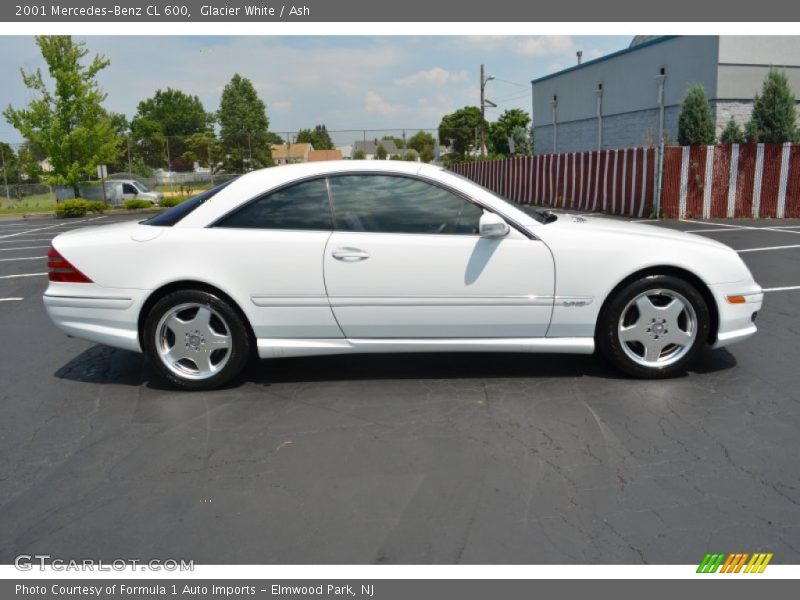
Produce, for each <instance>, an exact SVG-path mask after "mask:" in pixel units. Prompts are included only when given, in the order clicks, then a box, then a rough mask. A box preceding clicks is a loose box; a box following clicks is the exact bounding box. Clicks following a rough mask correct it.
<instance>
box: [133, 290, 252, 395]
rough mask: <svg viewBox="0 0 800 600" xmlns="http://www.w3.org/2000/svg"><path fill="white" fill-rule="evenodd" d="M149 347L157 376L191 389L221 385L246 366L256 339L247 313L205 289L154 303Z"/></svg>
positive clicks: (146, 330)
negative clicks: (242, 313)
mask: <svg viewBox="0 0 800 600" xmlns="http://www.w3.org/2000/svg"><path fill="white" fill-rule="evenodd" d="M143 338H144V346H145V348H144V349H145V352H146V353H147V356H148V358H149V359H150V361H151V362H152V364H153V366H154V367H155V369H156V371H157V372H158V374H159V375H160V376H161V377H162V378H163V379H165V380H166V381H168V382H170V383H172V384H173V385H175V386H177V387H180V388H183V389H187V390H207V389H212V388H215V387H219V386H221V385H223V384H225V383H227V382H228V381H230V380H231V379H232V378H234V377H235V376H236V375H238V374H239V373H240V372H241V371H242V369H243V368H244V367H245V365H246V364H247V361H248V359H249V357H250V351H251V342H250V336H249V333H248V329H247V326H246V324H245V323H244V320H243V319H242V317H241V316H240V315H239V314H238V313H237V311H235V310H234V309H233V308H232V307H231V306H229V305H228V304H227V303H226V302H225V301H223V300H221V299H220V298H218V297H217V296H215V295H213V294H210V293H208V292H205V291H202V290H181V291H177V292H173V293H171V294H168V295H167V296H165V297H164V298H162V299H160V300H159V301H158V302H156V304H155V305H154V306H153V308H152V310H150V312H149V314H148V315H147V319H146V321H145V326H144V335H143Z"/></svg>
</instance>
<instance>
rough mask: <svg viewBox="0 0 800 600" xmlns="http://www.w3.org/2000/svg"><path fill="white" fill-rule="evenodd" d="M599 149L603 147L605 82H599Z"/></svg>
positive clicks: (597, 90)
mask: <svg viewBox="0 0 800 600" xmlns="http://www.w3.org/2000/svg"><path fill="white" fill-rule="evenodd" d="M594 93H595V94H597V150H598V152H599V151H600V150H602V149H603V84H602V83H598V84H597V89H596V90H595V91H594Z"/></svg>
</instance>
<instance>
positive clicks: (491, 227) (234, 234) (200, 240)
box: [44, 160, 763, 390]
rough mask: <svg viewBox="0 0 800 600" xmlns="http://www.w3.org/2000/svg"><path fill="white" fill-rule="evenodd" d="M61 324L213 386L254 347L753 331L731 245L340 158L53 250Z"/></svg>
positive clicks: (529, 347)
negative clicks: (532, 206)
mask: <svg viewBox="0 0 800 600" xmlns="http://www.w3.org/2000/svg"><path fill="white" fill-rule="evenodd" d="M48 266H49V274H50V285H49V287H48V288H47V291H46V292H45V295H44V303H45V306H46V307H47V311H48V313H49V314H50V317H51V318H52V319H53V321H54V322H55V323H56V325H58V327H60V328H61V329H62V330H63V331H64V332H66V333H67V334H68V335H71V336H76V337H81V338H85V339H87V340H91V341H94V342H98V343H101V344H107V345H109V346H116V347H118V348H124V349H127V350H133V351H136V352H142V351H143V352H144V353H145V354H146V355H147V356H148V357H149V358H150V360H151V361H152V364H153V365H154V366H155V369H156V370H157V371H158V373H159V374H160V375H161V376H162V377H163V378H165V379H166V380H168V381H170V382H172V383H173V384H174V385H177V386H179V387H182V388H186V389H192V390H197V389H208V388H213V387H216V386H219V385H221V384H223V383H225V382H227V381H229V380H230V379H231V378H233V377H235V376H236V375H237V374H238V373H240V371H241V370H242V369H243V367H244V366H245V364H246V363H247V362H248V360H250V359H251V357H252V356H253V355H254V354H257V355H258V356H259V357H261V358H271V357H286V356H308V355H321V354H340V353H369V352H463V351H479V352H487V351H491V352H560V353H581V354H589V353H592V352H594V351H595V349H598V350H600V351H601V352H602V353H603V354H605V356H606V357H607V358H608V359H609V360H610V361H611V362H612V363H613V364H615V365H616V366H617V367H618V368H619V369H621V370H622V371H624V372H625V373H628V374H629V375H632V376H636V377H644V378H657V377H669V376H673V375H676V374H678V373H680V372H683V371H684V370H685V369H686V367H687V365H688V364H689V363H690V361H691V360H692V358H693V357H694V356H695V355H696V354H697V352H698V351H699V350H700V349H701V348H702V346H704V345H705V344H707V343H708V344H710V345H712V346H713V347H715V348H718V347H721V346H726V345H728V344H731V343H733V342H736V341H739V340H742V339H745V338H747V337H749V336H750V335H752V334H753V333H755V331H756V327H755V325H754V321H755V317H756V313H757V311H758V310H759V308H760V307H761V302H762V299H763V293H762V290H761V288H760V287H759V285H758V284H756V282H755V281H753V277H752V275H751V274H750V271H749V270H748V269H747V267H746V266H745V264H744V263H743V262H742V260H741V259H740V258H739V256H738V255H737V254H736V252H734V251H733V250H732V249H731V248H729V247H727V246H725V245H723V244H720V243H717V242H715V241H712V240H709V239H706V238H703V237H700V236H698V235H692V234H688V233H681V232H677V231H673V230H670V229H666V228H660V227H654V226H651V225H643V224H636V223H629V222H624V221H620V220H611V219H604V218H593V217H590V218H587V217H578V216H572V215H568V214H559V215H556V214H553V213H550V212H533V211H532V212H527V211H524V210H522V209H521V208H519V207H518V206H515V205H513V204H510V203H508V202H506V201H505V200H503V199H502V198H500V197H498V196H497V195H496V194H494V193H493V192H491V191H489V190H486V189H484V188H482V187H480V186H478V185H476V184H475V183H473V182H471V181H469V180H467V179H464V178H462V177H460V176H458V175H455V174H453V173H452V172H450V171H447V170H446V169H442V168H439V167H434V166H429V165H424V164H419V163H408V162H390V161H379V160H375V161H336V162H322V163H307V164H298V165H290V166H283V167H275V168H271V169H264V170H260V171H255V172H252V173H249V174H247V175H243V176H241V177H239V178H238V179H235V180H233V181H231V182H229V183H226V184H223V185H220V186H218V187H216V188H214V189H211V190H209V191H207V192H204V193H202V194H200V195H199V196H196V197H195V198H192V199H190V200H187V201H186V202H184V203H183V204H180V205H178V206H176V207H174V208H172V209H170V210H167V211H166V212H163V213H161V214H159V215H157V216H154V217H152V218H150V219H148V220H146V221H141V222H127V223H117V224H113V225H107V226H103V227H92V228H87V229H77V230H74V231H69V232H66V233H64V234H62V235H59V236H58V237H56V238H55V239H54V240H53V245H52V248H51V249H50V251H49V263H48Z"/></svg>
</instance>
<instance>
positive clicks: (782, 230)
mask: <svg viewBox="0 0 800 600" xmlns="http://www.w3.org/2000/svg"><path fill="white" fill-rule="evenodd" d="M680 222H681V223H698V224H700V225H715V226H717V227H727V228H728V229H724V230H723V229H707V230H706V229H687V230H685V232H684V233H722V232H723V231H773V232H775V233H795V234H798V235H800V231H794V229H795V228H790V226H787V225H778V226H776V227H754V226H752V225H728V224H727V223H710V222H708V221H693V220H691V219H680Z"/></svg>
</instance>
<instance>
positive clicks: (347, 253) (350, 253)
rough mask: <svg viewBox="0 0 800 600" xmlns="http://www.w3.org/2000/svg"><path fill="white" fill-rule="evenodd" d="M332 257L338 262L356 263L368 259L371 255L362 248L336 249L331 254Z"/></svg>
mask: <svg viewBox="0 0 800 600" xmlns="http://www.w3.org/2000/svg"><path fill="white" fill-rule="evenodd" d="M331 256H332V257H333V258H335V259H336V260H344V261H350V262H355V261H359V260H366V259H368V258H369V253H367V252H365V251H364V250H361V249H360V248H336V249H335V250H333V251H332V252H331Z"/></svg>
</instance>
